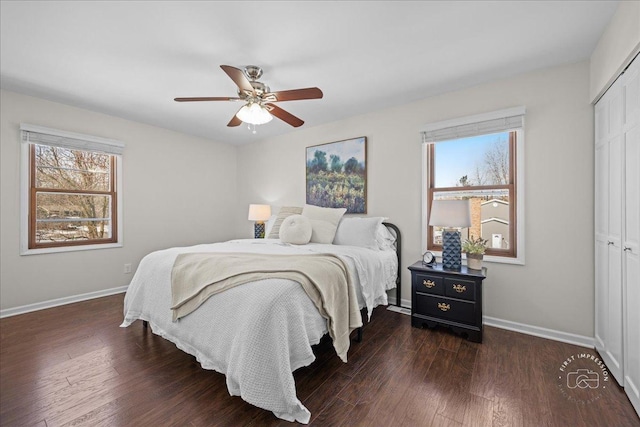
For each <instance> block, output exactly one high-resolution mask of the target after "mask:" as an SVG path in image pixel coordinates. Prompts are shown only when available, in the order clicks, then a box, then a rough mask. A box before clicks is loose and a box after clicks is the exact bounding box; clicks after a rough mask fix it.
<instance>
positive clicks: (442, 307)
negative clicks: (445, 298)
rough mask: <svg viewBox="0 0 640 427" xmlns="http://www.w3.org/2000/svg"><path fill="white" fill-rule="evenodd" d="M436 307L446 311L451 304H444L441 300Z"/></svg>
mask: <svg viewBox="0 0 640 427" xmlns="http://www.w3.org/2000/svg"><path fill="white" fill-rule="evenodd" d="M438 308H439V309H440V310H442V311H448V310H449V309H450V308H451V306H450V305H449V304H445V303H443V302H439V303H438Z"/></svg>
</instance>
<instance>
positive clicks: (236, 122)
mask: <svg viewBox="0 0 640 427" xmlns="http://www.w3.org/2000/svg"><path fill="white" fill-rule="evenodd" d="M240 110H242V107H240ZM240 110H238V111H240ZM241 124H242V120H240V119H239V118H238V113H236V114H234V115H233V117H232V118H231V120H229V123H227V126H229V127H230V128H233V127H236V126H240V125H241Z"/></svg>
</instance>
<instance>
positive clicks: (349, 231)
mask: <svg viewBox="0 0 640 427" xmlns="http://www.w3.org/2000/svg"><path fill="white" fill-rule="evenodd" d="M383 219H384V218H382V217H380V216H377V217H367V218H363V217H349V218H342V220H341V221H340V224H339V225H338V230H337V231H336V237H335V238H334V239H333V244H335V245H348V246H360V247H363V248H369V249H374V250H377V249H378V243H377V242H376V235H377V231H378V227H379V226H380V225H381V224H382V221H383ZM383 227H384V226H383ZM385 228H386V227H385Z"/></svg>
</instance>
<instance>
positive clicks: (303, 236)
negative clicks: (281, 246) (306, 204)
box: [280, 215, 311, 245]
mask: <svg viewBox="0 0 640 427" xmlns="http://www.w3.org/2000/svg"><path fill="white" fill-rule="evenodd" d="M309 240H311V221H310V220H309V218H307V217H304V216H302V215H291V216H288V217H286V218H285V219H284V220H283V221H282V225H280V241H282V242H284V243H292V244H294V245H306V244H307V243H309Z"/></svg>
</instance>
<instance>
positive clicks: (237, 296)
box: [121, 239, 398, 423]
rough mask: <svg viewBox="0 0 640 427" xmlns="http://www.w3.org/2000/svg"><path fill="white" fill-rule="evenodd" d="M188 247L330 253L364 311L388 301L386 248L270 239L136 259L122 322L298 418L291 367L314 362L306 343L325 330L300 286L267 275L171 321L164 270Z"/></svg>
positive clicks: (280, 413) (247, 395)
mask: <svg viewBox="0 0 640 427" xmlns="http://www.w3.org/2000/svg"><path fill="white" fill-rule="evenodd" d="M187 252H259V253H276V254H287V253H309V252H316V253H334V254H336V255H338V256H340V257H341V258H342V259H343V260H344V261H345V263H346V264H347V266H348V268H349V273H350V274H351V279H352V283H353V284H354V286H355V287H356V294H357V296H358V303H359V306H360V307H365V306H366V307H367V310H368V313H369V315H370V314H371V311H372V310H373V308H374V307H375V306H377V305H379V304H385V305H386V304H387V295H386V290H387V289H391V288H393V287H395V278H396V274H397V268H398V266H397V258H396V254H395V252H393V251H372V250H370V249H364V248H359V247H354V246H339V245H321V244H309V245H304V246H294V245H288V244H284V243H281V242H280V241H279V240H277V239H260V240H253V239H251V240H232V241H229V242H224V243H214V244H208V245H197V246H191V247H183V248H171V249H166V250H161V251H157V252H153V253H151V254H149V255H147V256H146V257H145V258H143V259H142V261H141V262H140V266H139V267H138V269H137V271H136V274H135V276H134V277H133V279H132V281H131V284H130V285H129V288H128V290H127V294H126V296H125V301H124V322H123V323H122V325H121V326H122V327H127V326H129V325H131V324H132V323H133V322H134V321H135V320H138V319H141V320H147V321H148V322H149V323H150V325H151V328H152V330H153V332H154V333H155V334H158V335H160V336H162V337H164V338H166V339H168V340H169V341H172V342H173V343H174V344H176V346H177V347H178V348H180V349H181V350H183V351H185V352H187V353H189V354H192V355H194V356H195V357H196V359H197V360H198V361H199V362H200V364H201V365H202V367H203V368H205V369H213V370H215V371H217V372H220V373H222V374H225V375H226V380H227V388H228V390H229V393H230V394H231V395H233V396H240V397H242V399H244V400H245V401H247V402H249V403H251V404H252V405H255V406H258V407H260V408H263V409H267V410H270V411H272V412H273V413H274V414H275V415H276V416H277V417H279V418H282V419H285V420H288V421H298V422H301V423H308V422H309V419H310V416H311V414H310V412H309V411H308V410H307V408H305V407H304V405H303V404H302V403H301V402H300V401H299V400H298V398H297V397H296V390H295V382H294V378H293V371H295V370H296V369H298V368H300V367H302V366H307V365H309V364H310V363H311V362H313V361H314V360H315V356H314V355H313V352H312V349H311V346H312V345H314V344H317V343H318V342H319V341H320V338H321V337H322V336H323V335H324V334H325V333H326V332H327V326H326V320H325V319H324V318H322V317H321V316H320V314H319V313H318V311H317V309H316V308H315V306H314V304H313V303H312V302H311V300H310V299H309V298H308V297H307V295H306V293H305V292H304V290H303V289H302V287H301V286H300V285H299V284H297V283H296V282H293V281H290V280H284V279H266V280H260V281H256V282H252V283H248V284H245V285H242V286H237V287H235V288H233V289H230V290H227V291H225V292H222V293H220V294H217V295H215V296H213V297H211V298H209V299H208V300H207V301H206V302H205V303H204V304H203V305H202V306H201V307H200V308H199V309H198V310H196V311H195V312H193V313H191V314H190V315H188V316H186V317H185V318H183V319H180V320H179V321H178V322H173V321H172V314H171V310H170V307H171V269H172V267H173V263H174V261H175V259H176V257H177V256H178V254H180V253H187ZM336 357H337V356H336Z"/></svg>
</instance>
